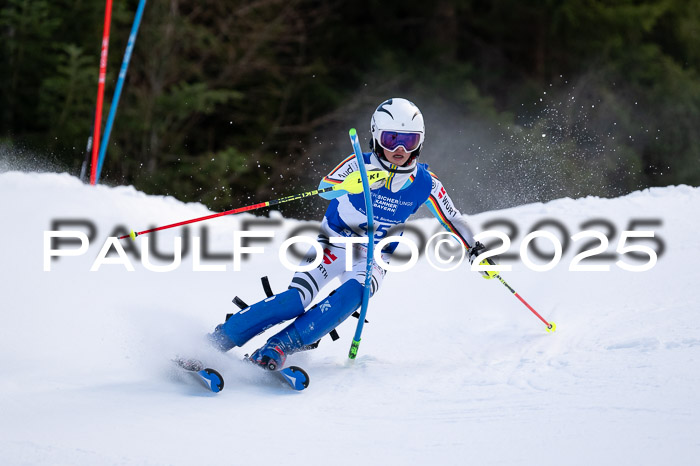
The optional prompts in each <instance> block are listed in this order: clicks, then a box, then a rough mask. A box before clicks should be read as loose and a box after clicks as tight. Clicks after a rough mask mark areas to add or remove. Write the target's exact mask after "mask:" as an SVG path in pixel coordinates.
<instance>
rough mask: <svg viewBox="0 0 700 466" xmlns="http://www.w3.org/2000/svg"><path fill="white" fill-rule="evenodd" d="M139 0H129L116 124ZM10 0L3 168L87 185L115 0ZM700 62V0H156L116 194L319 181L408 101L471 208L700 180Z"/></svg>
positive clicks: (308, 210)
mask: <svg viewBox="0 0 700 466" xmlns="http://www.w3.org/2000/svg"><path fill="white" fill-rule="evenodd" d="M137 4H138V1H137V0H129V1H116V2H114V10H113V18H112V27H111V37H110V39H111V40H110V45H109V65H108V77H107V85H106V92H105V107H104V116H105V118H106V116H107V114H108V111H109V104H110V100H111V97H112V94H113V92H114V86H115V83H116V80H117V76H118V73H119V69H120V66H121V61H122V57H123V54H124V49H125V47H126V41H127V38H128V35H129V32H130V29H131V23H132V21H133V18H134V13H135V11H136V6H137ZM0 7H1V9H0V70H1V71H2V72H0V169H3V170H7V169H25V170H28V169H35V170H61V171H68V172H70V173H72V174H74V175H78V174H79V172H80V167H81V164H82V162H83V160H84V158H85V146H86V142H87V139H88V136H89V135H90V134H91V131H92V122H93V119H94V111H95V101H96V93H97V74H98V65H99V55H100V43H101V37H102V26H103V17H104V7H105V2H104V0H71V1H67V0H51V1H49V0H32V1H29V0H0ZM699 71H700V2H697V1H687V0H653V1H652V0H608V1H603V0H570V1H555V0H540V1H532V0H530V1H527V0H494V1H483V0H453V1H447V0H433V1H432V2H425V1H417V0H401V1H397V0H384V1H378V0H377V1H375V0H355V1H348V0H325V1H310V0H251V1H224V0H198V1H196V2H195V1H191V2H185V1H178V0H151V1H149V2H148V4H147V5H146V9H145V13H144V17H143V21H142V24H141V29H140V31H139V35H138V39H137V41H136V45H135V49H134V53H133V56H132V58H131V64H130V67H129V71H128V75H127V79H126V83H125V87H124V91H123V94H122V97H121V100H120V104H119V110H118V112H117V117H116V120H115V123H114V127H113V130H112V136H111V139H110V145H109V149H108V152H107V158H106V161H105V167H104V169H103V173H102V179H101V182H102V183H104V184H109V185H115V184H133V185H134V186H136V187H137V188H138V189H140V190H143V191H145V192H147V193H153V194H169V195H173V196H175V197H177V198H178V199H181V200H183V201H195V202H202V203H204V204H206V205H207V206H209V207H210V208H212V209H214V210H225V209H230V208H233V207H238V206H241V205H247V204H250V203H252V202H258V201H264V200H268V199H274V198H277V197H280V196H282V195H285V194H290V193H294V192H300V191H306V190H311V189H315V187H316V185H317V183H318V179H319V177H320V176H322V175H323V174H324V173H325V172H326V171H327V170H328V169H330V168H332V166H334V165H335V164H336V163H337V162H339V161H340V160H342V159H343V158H344V157H345V156H347V155H348V154H350V153H351V152H352V150H351V146H350V144H349V140H348V137H347V131H348V129H349V128H350V127H357V128H358V131H359V132H360V134H362V135H363V140H362V143H363V147H364V148H365V150H367V142H368V140H367V136H368V135H369V119H370V116H371V114H372V112H373V110H374V108H375V107H376V106H377V105H378V104H379V103H380V102H381V101H383V100H385V99H387V98H389V97H399V96H400V97H406V98H408V99H410V100H412V101H414V102H415V103H416V104H417V105H418V106H419V107H420V108H421V110H422V111H423V114H424V116H425V120H426V143H425V147H424V150H423V152H422V155H421V161H423V162H426V163H429V164H430V166H431V168H432V169H433V170H434V171H435V172H436V173H437V174H438V175H439V176H440V177H441V179H443V181H444V182H445V184H446V185H447V186H448V188H449V189H450V192H451V194H452V196H453V197H454V198H455V200H456V201H457V203H458V205H459V206H460V208H461V209H462V210H463V211H464V212H466V213H473V212H477V211H482V210H486V209H495V208H504V207H509V206H513V205H519V204H523V203H528V202H536V201H547V200H551V199H555V198H560V197H565V196H569V197H581V196H586V195H597V196H617V195H621V194H625V193H628V192H630V191H633V190H636V189H641V188H645V187H650V186H666V185H671V184H681V183H685V184H690V185H700V145H699V144H698V143H699V142H700V141H699V139H700V133H699V132H698V128H700V79H699V77H698V72H699ZM321 205H322V204H321V203H319V202H315V201H309V202H305V203H296V204H293V205H292V204H289V205H285V208H284V209H282V210H283V213H284V214H285V215H290V216H297V217H301V218H317V217H318V214H317V211H318V209H319V208H322V207H320V206H321ZM287 206H288V207H287Z"/></svg>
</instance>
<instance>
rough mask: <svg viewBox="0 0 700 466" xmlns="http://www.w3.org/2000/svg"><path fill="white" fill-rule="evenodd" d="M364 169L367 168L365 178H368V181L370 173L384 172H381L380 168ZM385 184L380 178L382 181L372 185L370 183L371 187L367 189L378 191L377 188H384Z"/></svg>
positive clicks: (368, 166) (384, 180)
mask: <svg viewBox="0 0 700 466" xmlns="http://www.w3.org/2000/svg"><path fill="white" fill-rule="evenodd" d="M365 167H366V168H367V176H368V178H369V179H371V176H370V174H371V173H372V172H378V173H379V172H383V171H384V170H382V169H381V168H378V167H375V166H374V165H365ZM385 182H386V178H382V179H381V180H379V181H375V182H374V183H372V184H371V185H369V189H371V190H373V191H374V190H375V189H379V188H381V187H383V186H384V183H385Z"/></svg>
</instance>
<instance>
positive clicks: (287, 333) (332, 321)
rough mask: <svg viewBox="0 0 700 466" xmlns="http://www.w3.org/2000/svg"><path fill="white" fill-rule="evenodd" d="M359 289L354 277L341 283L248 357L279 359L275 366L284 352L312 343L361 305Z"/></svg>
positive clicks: (360, 286)
mask: <svg viewBox="0 0 700 466" xmlns="http://www.w3.org/2000/svg"><path fill="white" fill-rule="evenodd" d="M362 290H363V286H362V285H361V284H360V282H358V281H357V280H348V281H347V282H345V283H343V284H342V285H341V286H340V288H338V289H337V290H335V292H333V293H331V294H330V295H329V296H328V297H327V298H326V299H324V300H323V301H321V302H320V303H318V304H317V305H316V306H314V307H312V308H311V309H309V310H308V311H307V312H306V313H304V314H303V315H302V316H300V317H298V318H297V319H296V320H295V321H294V322H293V323H292V324H290V325H289V326H287V327H286V328H285V329H284V330H282V331H281V332H279V333H277V334H276V335H274V336H273V337H271V338H270V339H269V340H268V341H267V343H266V344H265V345H264V346H263V347H262V348H260V349H259V350H258V351H256V352H255V353H254V354H253V357H252V359H253V360H255V359H256V357H268V358H275V359H280V360H281V361H278V364H277V367H281V366H282V364H284V358H285V356H286V355H288V354H292V353H295V352H297V351H299V350H300V349H301V348H303V347H305V346H307V345H310V344H312V343H315V342H316V341H318V340H320V339H321V337H323V336H325V335H327V334H328V333H329V332H330V331H331V330H333V329H334V328H336V327H337V326H338V325H340V324H341V323H342V322H343V321H344V320H345V319H347V318H348V317H350V315H352V313H353V312H354V311H355V310H356V309H357V308H358V307H360V304H362ZM279 353H282V356H281V358H280V357H279V356H277V354H279ZM258 363H259V364H260V363H261V362H258Z"/></svg>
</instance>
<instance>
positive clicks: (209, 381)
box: [173, 357, 224, 393]
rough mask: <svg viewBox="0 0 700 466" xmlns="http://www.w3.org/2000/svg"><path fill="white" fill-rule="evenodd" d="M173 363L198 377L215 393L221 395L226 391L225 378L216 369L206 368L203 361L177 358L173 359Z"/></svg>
mask: <svg viewBox="0 0 700 466" xmlns="http://www.w3.org/2000/svg"><path fill="white" fill-rule="evenodd" d="M173 362H174V363H175V364H176V365H177V366H178V367H180V368H181V369H184V370H185V371H187V372H188V373H190V374H192V375H193V376H195V377H197V379H198V380H199V381H200V382H202V383H203V384H204V386H205V387H207V388H208V389H209V390H211V391H212V392H213V393H219V392H220V391H221V390H223V389H224V378H223V377H222V375H221V374H220V373H219V372H218V371H216V370H215V369H211V368H209V367H205V366H204V364H203V363H202V362H201V361H199V360H197V359H185V358H180V357H177V358H175V359H173Z"/></svg>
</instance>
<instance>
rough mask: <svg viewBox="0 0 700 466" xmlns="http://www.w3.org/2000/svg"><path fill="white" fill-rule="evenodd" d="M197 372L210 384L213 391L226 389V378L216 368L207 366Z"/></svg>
mask: <svg viewBox="0 0 700 466" xmlns="http://www.w3.org/2000/svg"><path fill="white" fill-rule="evenodd" d="M197 373H198V374H199V376H200V377H202V379H204V381H205V382H206V383H207V384H208V385H209V388H210V389H211V391H212V392H214V393H219V392H220V391H221V390H223V389H224V378H223V377H222V376H221V374H219V373H218V372H217V371H215V370H214V369H208V368H207V369H203V370H201V371H199V372H197Z"/></svg>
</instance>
